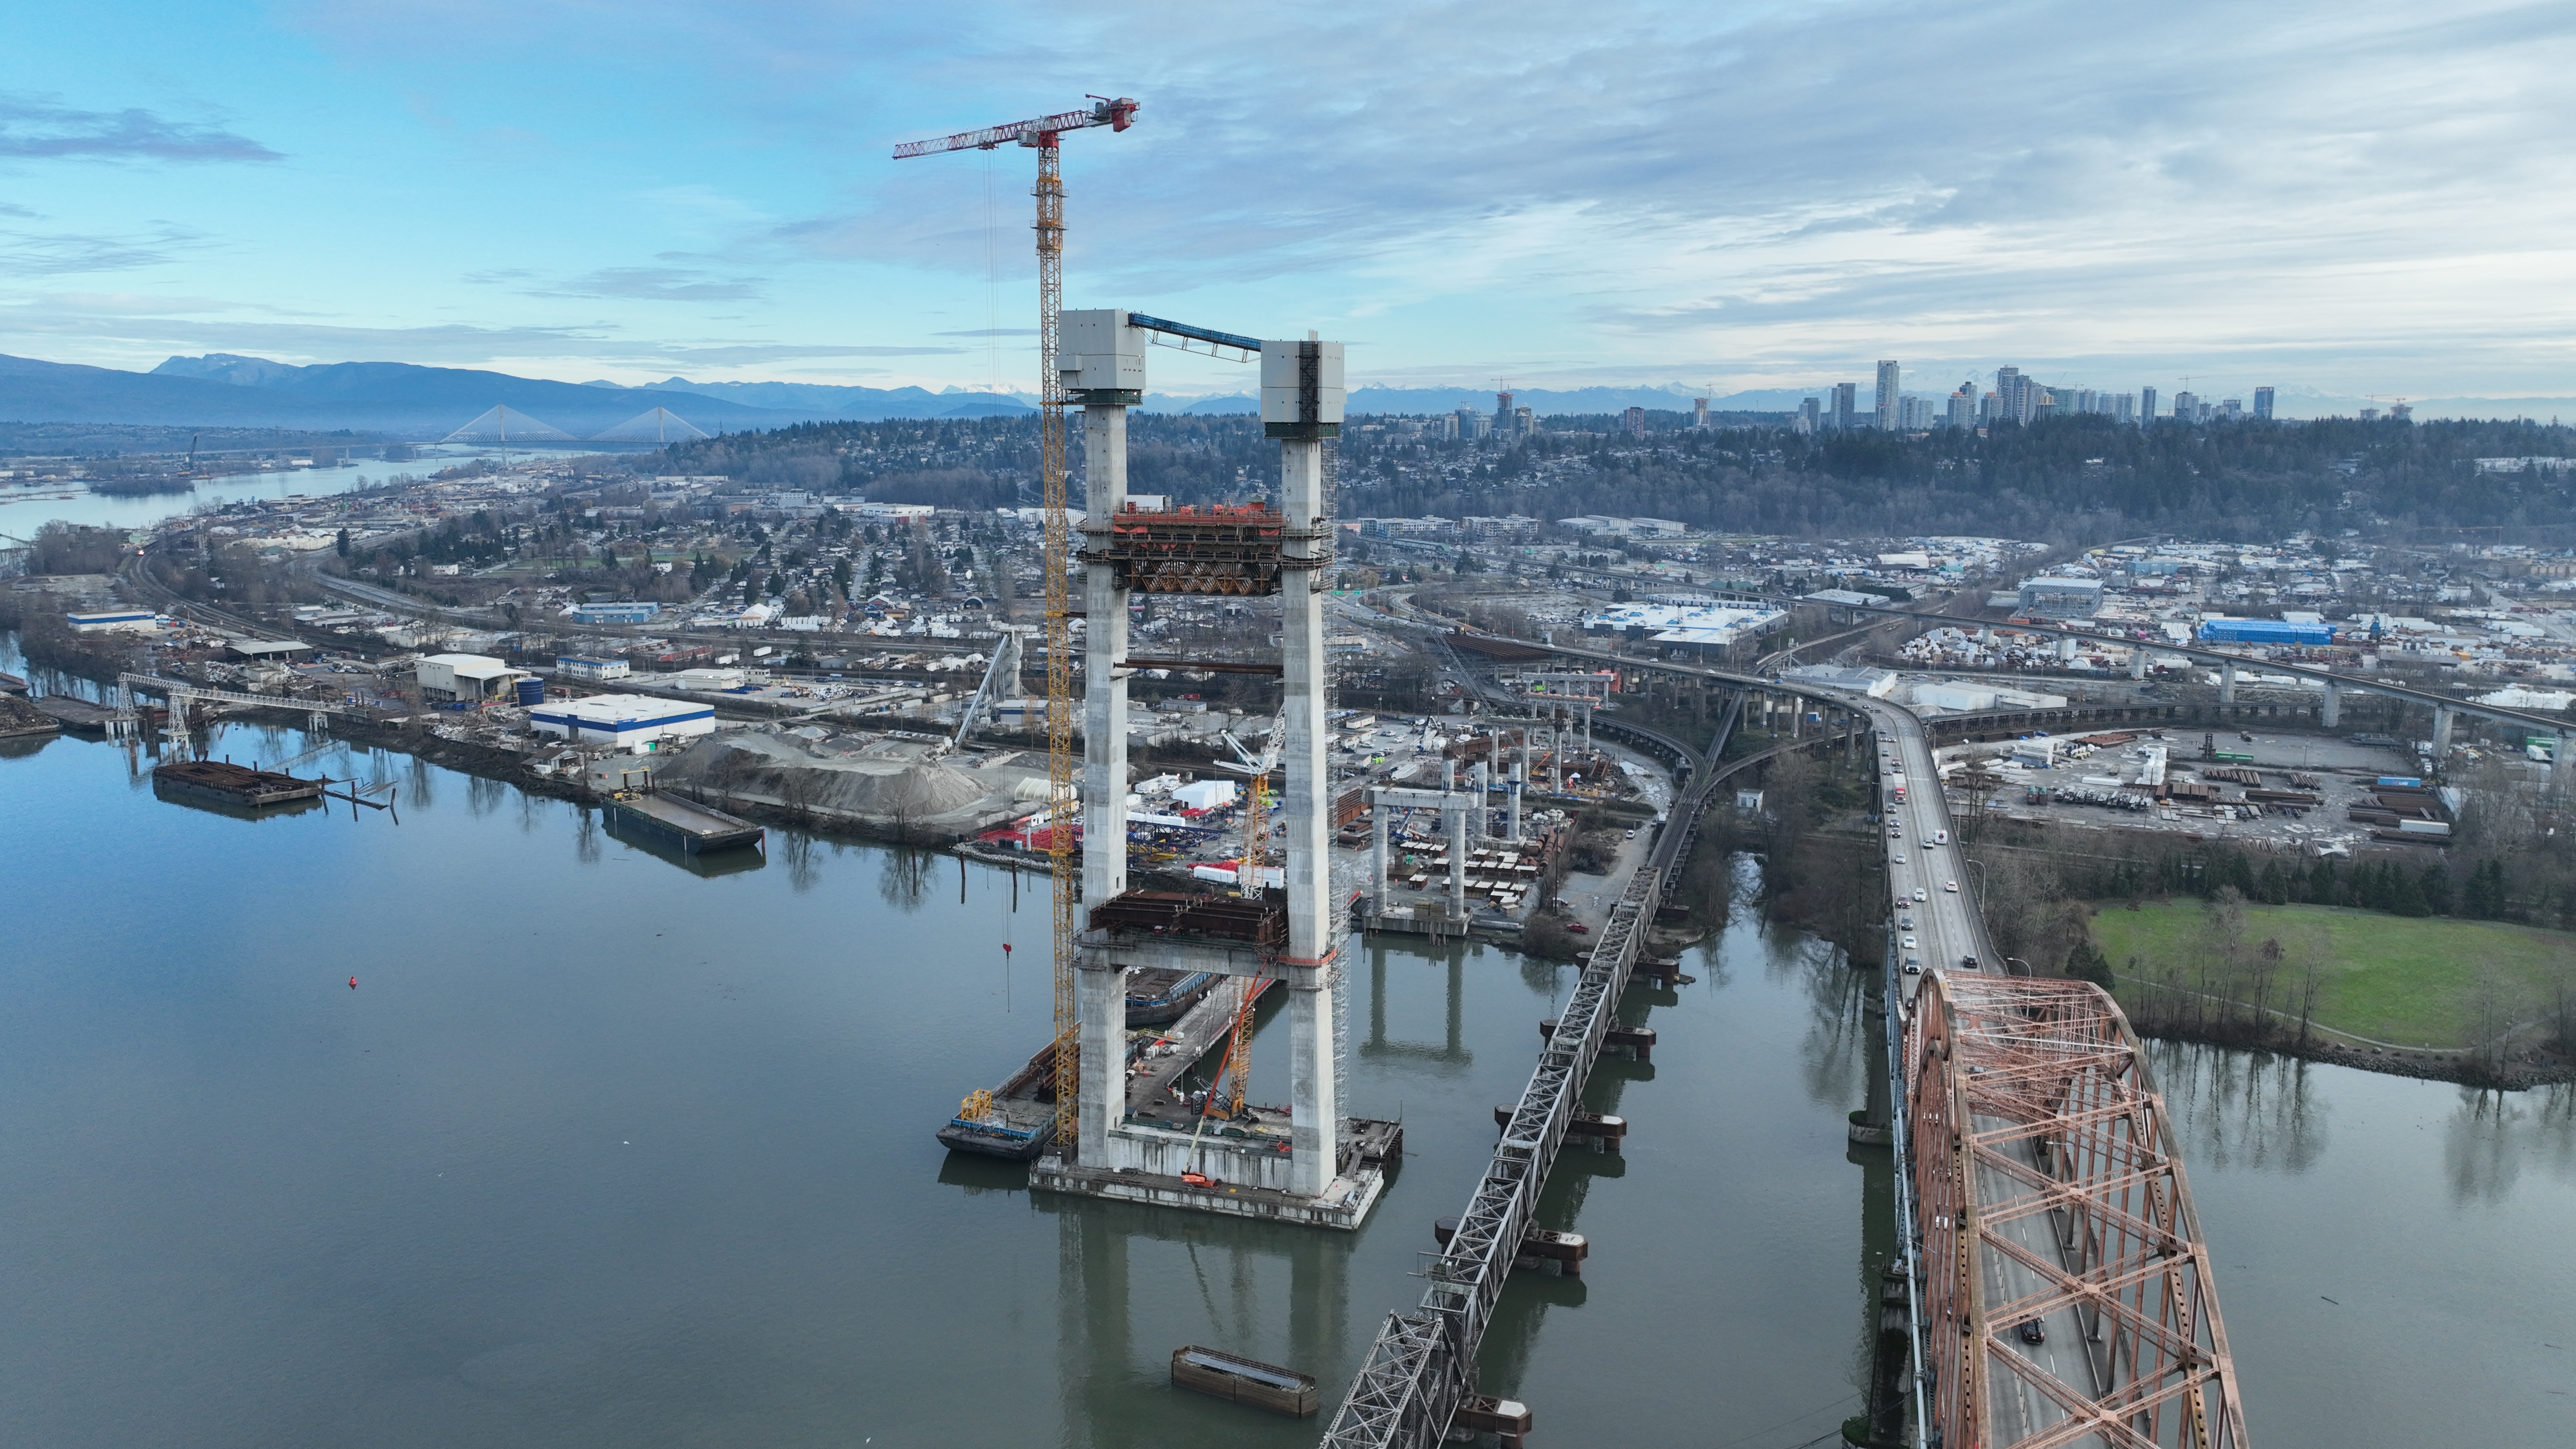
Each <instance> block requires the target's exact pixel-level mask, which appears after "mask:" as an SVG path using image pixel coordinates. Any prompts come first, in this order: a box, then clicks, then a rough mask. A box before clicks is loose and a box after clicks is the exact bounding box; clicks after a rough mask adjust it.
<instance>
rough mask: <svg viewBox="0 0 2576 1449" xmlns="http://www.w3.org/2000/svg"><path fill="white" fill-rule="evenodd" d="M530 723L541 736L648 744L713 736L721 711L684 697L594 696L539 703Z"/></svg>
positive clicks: (530, 713) (580, 741)
mask: <svg viewBox="0 0 2576 1449" xmlns="http://www.w3.org/2000/svg"><path fill="white" fill-rule="evenodd" d="M528 724H529V725H530V726H531V727H532V728H534V729H535V730H536V732H537V733H539V734H546V735H561V736H563V737H564V738H565V739H567V740H570V741H571V742H573V743H574V744H577V745H627V746H647V745H649V744H650V743H651V742H653V741H657V740H672V739H683V738H686V737H688V736H691V735H706V734H713V733H715V728H716V712H715V710H713V709H712V708H710V707H708V706H706V705H703V704H695V703H692V702H690V701H688V700H684V699H647V698H645V697H644V696H643V695H640V694H594V695H592V696H590V697H589V698H588V699H571V700H565V701H564V702H562V703H560V704H544V705H539V706H537V707H536V708H534V709H531V710H529V711H528Z"/></svg>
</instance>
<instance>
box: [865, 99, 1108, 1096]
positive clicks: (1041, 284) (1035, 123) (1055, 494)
mask: <svg viewBox="0 0 2576 1449" xmlns="http://www.w3.org/2000/svg"><path fill="white" fill-rule="evenodd" d="M1090 99H1091V100H1092V101H1094V102H1095V103H1096V104H1094V105H1093V106H1092V107H1091V108H1090V109H1089V110H1084V111H1061V112H1058V113H1057V114H1055V115H1052V116H1040V117H1037V118H1036V119H1034V120H1027V121H1013V122H1010V123H1009V124H1007V125H1001V126H988V127H986V128H984V129H983V130H980V131H961V132H959V133H958V134H956V135H954V136H942V137H940V138H939V139H938V140H935V141H906V142H904V143H903V144H902V145H900V146H897V147H895V148H894V159H896V160H898V161H901V160H903V159H905V158H906V157H910V156H935V155H938V154H940V153H942V152H946V151H990V150H992V149H994V148H995V147H997V146H1005V145H1009V146H1026V147H1029V148H1030V149H1032V150H1034V151H1036V152H1037V153H1038V184H1037V188H1036V191H1035V193H1034V194H1035V195H1036V197H1037V201H1038V220H1037V233H1038V399H1039V406H1038V475H1039V479H1040V481H1041V482H1042V483H1043V485H1044V501H1045V505H1046V524H1045V536H1046V548H1045V554H1046V673H1047V694H1046V698H1047V711H1046V720H1047V812H1046V819H1047V874H1048V876H1049V877H1050V879H1051V881H1052V883H1053V887H1054V896H1055V929H1054V937H1055V1136H1056V1141H1058V1142H1060V1143H1065V1144H1068V1145H1070V1144H1071V1143H1072V1142H1073V1140H1074V1135H1075V1120H1074V1119H1075V1102H1076V1093H1075V1086H1076V1073H1077V1072H1078V1071H1079V1070H1080V1065H1081V1052H1080V1050H1079V1049H1078V1047H1077V1046H1076V1043H1075V1032H1076V1028H1077V1027H1078V1026H1079V1022H1078V1021H1077V1020H1076V1012H1075V1008H1074V991H1073V980H1074V955H1075V950H1076V946H1075V938H1076V936H1077V934H1078V933H1079V932H1080V930H1081V912H1080V910H1079V902H1078V901H1077V900H1076V899H1075V897H1076V896H1077V895H1078V894H1079V893H1080V889H1081V882H1082V864H1081V862H1080V860H1079V859H1077V858H1076V856H1075V854H1074V845H1075V843H1074V838H1073V822H1075V821H1076V820H1079V819H1081V818H1082V807H1081V798H1080V797H1081V792H1080V790H1079V788H1078V787H1077V786H1076V784H1075V780H1076V777H1077V774H1078V769H1077V762H1076V760H1075V759H1074V754H1073V593H1072V574H1073V521H1072V519H1071V518H1070V517H1068V516H1067V514H1066V510H1065V450H1064V408H1065V395H1064V384H1063V382H1062V381H1061V380H1060V379H1059V378H1058V377H1057V376H1056V370H1055V345H1056V328H1057V322H1058V318H1059V317H1060V316H1061V314H1062V312H1063V310H1064V172H1063V169H1062V167H1061V166H1060V164H1059V162H1060V159H1061V157H1060V148H1059V146H1058V142H1059V140H1060V138H1061V137H1062V136H1063V134H1064V133H1065V132H1067V131H1081V130H1088V129H1089V128H1091V127H1093V126H1107V127H1108V128H1109V129H1111V130H1113V131H1124V130H1126V129H1127V128H1128V127H1129V126H1131V125H1133V124H1135V121H1136V103H1135V102H1134V101H1132V100H1129V99H1127V98H1126V97H1124V96H1122V97H1120V98H1118V99H1117V100H1110V99H1108V98H1106V97H1103V96H1092V97H1090ZM1121 844H1122V845H1123V844H1124V842H1121Z"/></svg>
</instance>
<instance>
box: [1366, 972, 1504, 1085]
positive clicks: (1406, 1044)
mask: <svg viewBox="0 0 2576 1449" xmlns="http://www.w3.org/2000/svg"><path fill="white" fill-rule="evenodd" d="M1448 965H1449V1002H1448V1005H1449V1010H1448V1030H1447V1033H1446V1040H1445V1041H1443V1042H1442V1043H1441V1044H1440V1045H1438V1046H1433V1045H1432V1044H1430V1043H1429V1042H1413V1041H1392V1040H1389V1039H1388V1037H1387V1034H1386V947H1384V946H1381V945H1372V946H1370V947H1369V1035H1368V1040H1367V1041H1366V1042H1364V1043H1362V1044H1361V1046H1360V1055H1361V1056H1364V1057H1372V1058H1378V1059H1385V1058H1391V1057H1392V1058H1403V1059H1407V1060H1411V1061H1419V1062H1430V1063H1433V1064H1435V1066H1436V1067H1437V1069H1438V1070H1439V1071H1440V1072H1441V1073H1442V1074H1443V1075H1451V1074H1454V1073H1457V1072H1461V1071H1464V1070H1466V1069H1467V1068H1468V1067H1471V1066H1473V1065H1475V1062H1476V1054H1475V1053H1474V1052H1472V1051H1469V1050H1468V1049H1467V1047H1466V1044H1465V1041H1464V1036H1465V1023H1464V1011H1463V1003H1464V1002H1465V1000H1466V993H1467V950H1466V948H1465V947H1464V946H1452V947H1451V948H1450V950H1449V962H1448Z"/></svg>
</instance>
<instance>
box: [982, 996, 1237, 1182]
mask: <svg viewBox="0 0 2576 1449" xmlns="http://www.w3.org/2000/svg"><path fill="white" fill-rule="evenodd" d="M1261 984H1262V985H1264V986H1267V985H1269V983H1268V982H1266V981H1265V982H1263V983H1261ZM1215 986H1216V977H1215V976H1214V975H1213V974H1212V973H1209V972H1205V971H1190V972H1183V971H1164V970H1151V971H1138V972H1135V973H1133V974H1132V975H1131V976H1130V978H1129V980H1128V984H1127V1025H1128V1027H1129V1029H1130V1033H1131V1035H1130V1039H1129V1042H1128V1051H1129V1056H1128V1064H1129V1069H1130V1070H1131V1071H1132V1070H1134V1069H1135V1064H1136V1062H1137V1060H1138V1059H1139V1058H1140V1057H1142V1058H1145V1059H1147V1060H1148V1061H1150V1062H1151V1063H1152V1068H1159V1069H1161V1070H1159V1071H1155V1070H1152V1069H1149V1072H1148V1081H1149V1083H1150V1084H1151V1085H1150V1086H1149V1088H1148V1090H1149V1091H1152V1092H1157V1093H1165V1094H1168V1091H1169V1086H1170V1082H1171V1080H1172V1079H1173V1078H1175V1077H1177V1076H1179V1075H1180V1073H1181V1072H1182V1071H1183V1070H1184V1069H1186V1068H1188V1067H1191V1066H1194V1065H1196V1064H1197V1063H1198V1061H1199V1059H1200V1058H1201V1057H1203V1056H1205V1055H1206V1054H1207V1052H1208V1050H1209V1049H1210V1048H1213V1047H1214V1046H1216V1045H1217V1044H1218V1040H1219V1038H1220V1037H1221V1036H1222V1035H1223V1033H1224V1030H1225V1026H1226V1023H1227V1021H1228V1020H1229V1019H1230V1018H1231V1017H1232V1015H1233V1013H1234V1011H1235V1009H1236V1007H1237V1005H1239V1002H1237V1001H1234V1000H1231V999H1228V1000H1219V1001H1215V1002H1211V1001H1209V999H1208V998H1209V995H1210V993H1211V992H1212V991H1213V989H1214V988H1215ZM1173 1022H1178V1023H1179V1025H1178V1026H1176V1027H1174V1028H1173V1029H1172V1030H1170V1031H1154V1030H1152V1028H1154V1027H1158V1026H1163V1025H1166V1024H1169V1023H1173ZM1193 1042H1195V1043H1197V1044H1198V1049H1197V1050H1195V1051H1190V1052H1187V1053H1186V1059H1185V1060H1184V1059H1182V1058H1183V1055H1184V1053H1183V1048H1184V1047H1185V1046H1187V1045H1188V1044H1190V1043H1193ZM939 1140H940V1141H941V1142H943V1143H945V1144H947V1146H948V1147H949V1148H950V1149H951V1150H952V1151H957V1152H974V1153H980V1154H982V1155H983V1156H986V1157H1003V1158H1009V1159H1010V1160H1012V1161H1014V1162H1026V1161H1028V1160H1029V1159H1031V1158H1034V1157H1036V1156H1037V1155H1038V1154H1039V1153H1041V1152H1044V1151H1045V1150H1046V1148H1047V1144H1049V1143H1050V1142H1053V1141H1054V1140H1055V1046H1054V1044H1053V1043H1049V1044H1048V1045H1046V1046H1043V1047H1040V1048H1038V1054H1037V1055H1036V1056H1033V1057H1031V1058H1029V1062H1028V1065H1027V1066H1024V1067H1022V1068H1020V1069H1019V1070H1018V1071H1017V1072H1014V1073H1012V1074H1011V1076H1010V1078H1009V1079H1008V1080H1006V1081H1004V1082H1003V1083H1002V1084H1001V1085H1000V1086H998V1087H995V1088H993V1089H992V1090H990V1091H986V1092H977V1093H975V1094H974V1095H973V1096H970V1097H968V1098H967V1099H966V1100H965V1102H963V1103H962V1104H960V1105H959V1107H958V1109H957V1115H956V1116H954V1117H951V1118H949V1119H948V1121H947V1123H946V1124H945V1125H943V1126H942V1127H941V1128H940V1129H939Z"/></svg>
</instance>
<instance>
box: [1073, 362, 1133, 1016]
mask: <svg viewBox="0 0 2576 1449" xmlns="http://www.w3.org/2000/svg"><path fill="white" fill-rule="evenodd" d="M1082 449H1083V462H1084V466H1085V468H1086V469H1087V470H1088V475H1089V481H1088V483H1087V484H1086V497H1087V502H1088V511H1087V512H1086V514H1085V515H1084V518H1083V525H1084V527H1085V528H1086V529H1088V530H1091V531H1093V536H1094V537H1104V536H1106V534H1107V531H1108V528H1109V524H1110V520H1111V518H1112V517H1114V516H1115V515H1116V514H1117V513H1118V511H1119V510H1120V509H1122V508H1124V507H1126V505H1127V409H1126V408H1124V407H1122V406H1118V405H1116V404H1103V403H1089V404H1086V405H1084V407H1083V409H1082ZM1082 597H1083V610H1084V612H1085V615H1086V617H1085V619H1084V621H1083V645H1082V655H1083V664H1084V667H1083V710H1082V800H1083V808H1082V898H1083V900H1085V901H1087V902H1091V903H1094V904H1097V903H1098V902H1101V901H1105V900H1108V899H1109V898H1110V897H1111V896H1114V895H1117V894H1119V893H1120V892H1122V891H1124V890H1126V889H1127V671H1126V670H1124V669H1121V668H1118V667H1117V665H1118V664H1119V662H1120V661H1122V660H1124V659H1125V658H1126V657H1127V591H1126V590H1125V589H1122V588H1120V587H1118V571H1117V570H1116V569H1114V568H1112V567H1111V566H1110V565H1108V564H1106V563H1094V564H1091V565H1089V566H1087V567H1086V568H1085V569H1084V570H1083V590H1082ZM1122 1010H1123V1008H1122Z"/></svg>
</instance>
